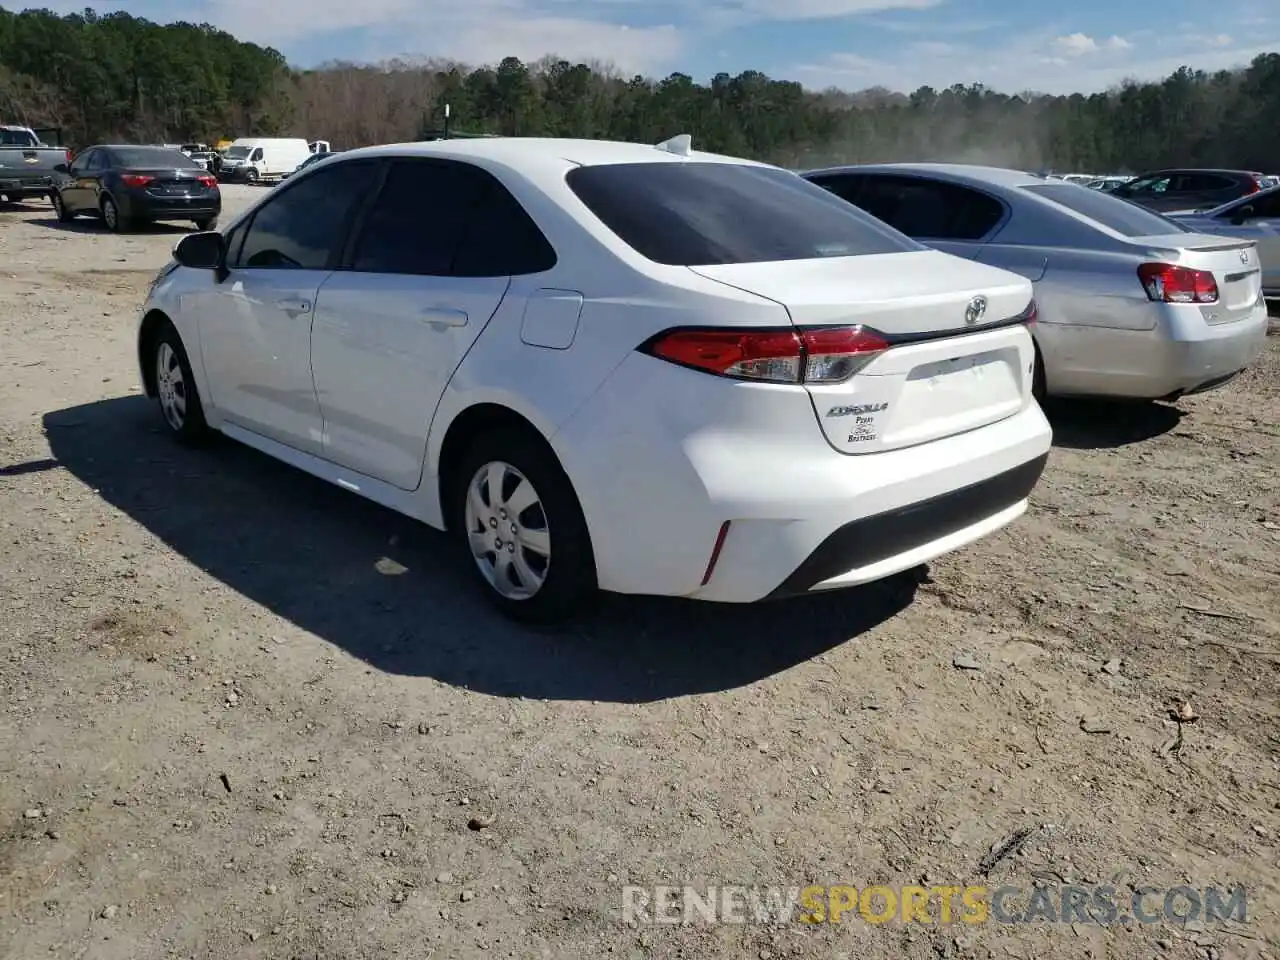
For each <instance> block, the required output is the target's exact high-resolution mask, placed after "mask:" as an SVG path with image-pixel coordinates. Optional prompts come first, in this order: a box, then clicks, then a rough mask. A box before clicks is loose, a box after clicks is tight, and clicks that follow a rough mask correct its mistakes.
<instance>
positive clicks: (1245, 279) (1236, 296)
mask: <svg viewBox="0 0 1280 960" xmlns="http://www.w3.org/2000/svg"><path fill="white" fill-rule="evenodd" d="M1261 290H1262V271H1260V270H1250V271H1248V272H1241V273H1233V274H1229V275H1228V276H1227V277H1226V283H1225V284H1223V288H1222V291H1221V294H1222V302H1223V305H1224V306H1226V308H1227V309H1228V310H1241V309H1245V308H1248V307H1252V306H1253V305H1254V304H1255V303H1256V302H1257V300H1258V294H1259V293H1260V292H1261Z"/></svg>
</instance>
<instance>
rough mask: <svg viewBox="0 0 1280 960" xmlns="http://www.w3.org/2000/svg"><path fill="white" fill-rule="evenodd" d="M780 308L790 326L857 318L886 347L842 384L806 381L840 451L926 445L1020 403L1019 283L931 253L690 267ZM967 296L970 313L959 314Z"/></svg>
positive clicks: (1024, 290)
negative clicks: (978, 303)
mask: <svg viewBox="0 0 1280 960" xmlns="http://www.w3.org/2000/svg"><path fill="white" fill-rule="evenodd" d="M690 269H692V270H693V271H694V272H695V273H697V274H699V275H701V276H704V277H707V278H709V279H712V280H717V281H719V282H721V283H725V284H728V285H729V286H733V287H736V288H738V289H741V290H746V291H749V292H751V293H754V294H756V295H758V296H762V297H766V298H768V299H770V300H773V301H775V302H777V303H779V304H781V305H782V306H784V307H785V308H786V309H787V311H788V313H789V315H790V317H791V321H792V323H793V324H795V325H796V326H797V327H826V326H830V327H843V326H853V325H861V326H865V327H869V328H871V329H874V330H875V331H877V332H879V333H880V334H882V335H883V336H884V337H885V338H886V339H888V340H889V341H890V342H891V343H892V344H893V345H892V346H891V347H890V349H888V350H886V351H885V352H883V353H881V354H879V355H877V356H876V357H875V358H874V359H872V360H871V361H870V362H869V363H868V364H867V365H866V366H865V367H863V368H862V369H860V370H859V371H858V372H857V373H855V374H854V375H853V376H852V377H850V378H849V379H848V380H846V381H844V382H843V383H837V384H807V385H806V389H807V390H808V391H809V395H810V397H811V399H812V400H813V407H814V415H815V416H816V417H817V420H818V424H819V426H820V428H821V429H822V431H823V433H824V435H825V436H826V438H827V440H828V441H829V442H830V443H831V445H832V446H833V447H835V448H836V449H837V450H839V451H840V452H842V453H848V454H867V453H877V452H881V451H885V450H893V449H898V448H901V447H909V446H914V445H916V444H920V443H927V442H929V441H931V440H937V439H940V438H942V437H947V436H952V435H954V434H958V433H963V432H965V431H967V430H974V429H977V428H978V427H982V426H986V425H987V424H990V423H995V422H996V421H998V420H1003V419H1004V418H1006V417H1009V416H1012V415H1013V414H1015V413H1017V412H1018V411H1020V410H1021V409H1023V407H1024V406H1025V405H1026V404H1027V403H1029V402H1030V395H1031V376H1032V372H1033V369H1034V348H1033V344H1032V340H1031V337H1030V335H1029V334H1028V333H1027V330H1026V327H1025V326H1024V325H1022V324H1016V325H1009V324H1007V323H1004V322H1003V321H1007V320H1009V319H1010V318H1013V317H1017V316H1018V315H1020V314H1022V313H1023V311H1024V310H1025V309H1026V307H1027V305H1028V303H1029V302H1030V300H1031V293H1032V287H1031V282H1030V281H1029V280H1027V279H1025V278H1023V277H1019V276H1017V275H1015V274H1012V273H1008V272H1006V271H1004V270H999V269H996V268H994V267H990V266H987V265H985V264H979V263H973V262H971V261H968V260H962V259H960V258H958V257H953V256H949V255H948V254H945V253H939V252H937V251H934V250H927V251H919V252H912V253H895V254H885V255H874V256H859V257H833V258H830V259H821V260H798V261H782V262H777V263H745V264H729V265H715V266H705V267H703V266H700V267H693V268H690ZM975 298H978V299H981V300H982V301H983V302H984V303H985V308H984V309H983V310H982V311H981V316H980V317H977V318H972V319H973V322H969V320H970V317H966V313H967V312H969V308H970V305H971V304H972V303H973V302H974V300H975Z"/></svg>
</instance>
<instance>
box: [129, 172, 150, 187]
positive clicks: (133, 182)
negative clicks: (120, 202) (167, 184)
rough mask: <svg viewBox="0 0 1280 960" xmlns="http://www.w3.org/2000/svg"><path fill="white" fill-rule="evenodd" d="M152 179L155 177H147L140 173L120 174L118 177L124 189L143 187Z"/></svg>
mask: <svg viewBox="0 0 1280 960" xmlns="http://www.w3.org/2000/svg"><path fill="white" fill-rule="evenodd" d="M154 179H155V177H148V176H146V175H145V174H141V173H122V174H121V175H120V181H121V182H122V183H123V184H124V185H125V186H126V187H145V186H146V185H147V184H148V183H150V182H151V181H152V180H154Z"/></svg>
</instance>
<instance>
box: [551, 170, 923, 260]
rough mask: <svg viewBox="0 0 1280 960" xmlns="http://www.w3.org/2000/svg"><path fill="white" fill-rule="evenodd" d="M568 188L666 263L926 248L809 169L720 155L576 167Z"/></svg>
mask: <svg viewBox="0 0 1280 960" xmlns="http://www.w3.org/2000/svg"><path fill="white" fill-rule="evenodd" d="M565 180H566V182H567V183H568V185H569V188H570V189H571V190H572V191H573V192H574V194H575V195H577V197H578V199H579V200H581V201H582V203H583V204H584V206H586V208H587V210H588V211H590V212H591V213H592V214H594V215H595V216H596V217H597V218H598V219H599V220H600V221H601V222H602V223H603V224H604V225H605V226H606V227H608V228H609V230H611V231H612V232H613V233H614V234H615V235H616V236H617V237H618V238H620V239H621V240H622V241H623V242H624V243H626V244H627V245H628V246H630V247H631V248H632V249H633V250H635V251H636V252H637V253H639V254H640V255H641V256H644V257H646V258H648V259H649V260H652V261H654V262H656V263H662V264H667V265H670V266H685V267H695V266H712V265H717V264H735V263H764V262H769V261H780V260H811V259H816V258H823V257H849V256H860V255H867V254H877V253H901V252H906V251H914V250H922V249H924V248H923V247H921V246H920V245H919V244H917V243H915V242H914V241H912V240H911V239H909V238H907V237H904V236H903V235H902V234H900V233H898V232H896V231H895V230H893V229H892V228H890V227H888V226H886V225H885V224H882V223H879V222H877V221H876V220H875V219H874V218H872V217H869V216H867V215H866V214H864V213H863V212H862V211H860V210H858V209H857V208H856V207H853V206H851V205H850V204H847V203H845V202H844V201H843V200H841V199H840V198H839V197H836V196H834V195H833V194H831V193H829V192H827V191H826V190H824V189H823V188H822V187H819V186H817V185H815V184H812V183H810V182H809V181H807V180H805V179H804V178H803V177H801V176H799V175H798V174H795V173H790V172H788V171H786V170H779V169H777V168H775V167H757V166H750V165H746V164H735V163H714V162H700V161H692V162H683V161H667V162H661V161H658V162H648V163H619V164H605V165H600V166H589V167H578V168H576V169H574V170H571V171H570V172H569V173H568V174H567V175H566V177H565Z"/></svg>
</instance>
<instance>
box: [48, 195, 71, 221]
mask: <svg viewBox="0 0 1280 960" xmlns="http://www.w3.org/2000/svg"><path fill="white" fill-rule="evenodd" d="M49 200H50V201H51V202H52V203H53V212H54V213H55V214H57V216H58V222H59V223H70V222H71V221H72V220H74V219H75V218H76V215H75V214H74V213H72V212H71V211H70V210H68V209H67V205H66V203H65V202H64V201H63V199H62V194H61V193H60V192H58V191H57V190H54V191H53V192H52V193H50V194H49Z"/></svg>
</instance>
